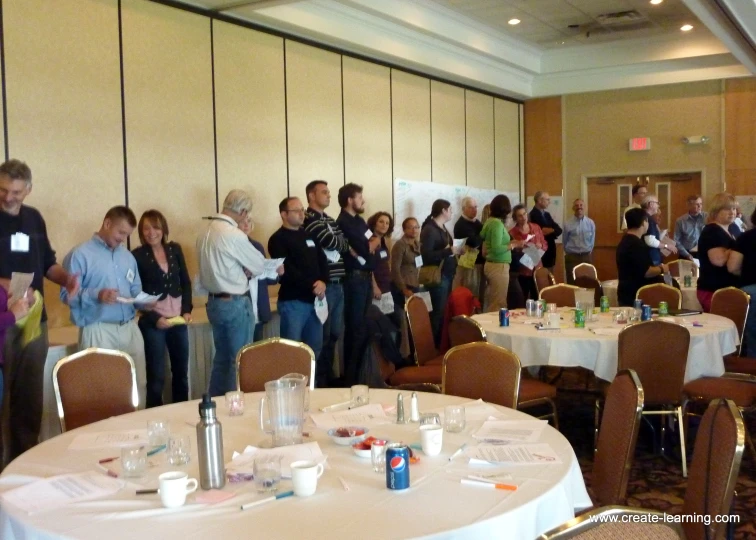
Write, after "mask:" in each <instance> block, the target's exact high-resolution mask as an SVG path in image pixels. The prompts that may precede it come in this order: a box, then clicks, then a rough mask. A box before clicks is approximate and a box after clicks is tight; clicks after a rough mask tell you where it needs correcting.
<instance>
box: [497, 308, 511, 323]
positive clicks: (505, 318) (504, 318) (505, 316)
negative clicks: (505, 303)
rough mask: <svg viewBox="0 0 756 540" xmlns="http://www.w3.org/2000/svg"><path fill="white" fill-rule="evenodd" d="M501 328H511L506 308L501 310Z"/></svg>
mask: <svg viewBox="0 0 756 540" xmlns="http://www.w3.org/2000/svg"><path fill="white" fill-rule="evenodd" d="M499 326H509V310H508V309H507V308H505V307H503V308H501V309H500V310H499Z"/></svg>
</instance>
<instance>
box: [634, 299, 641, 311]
mask: <svg viewBox="0 0 756 540" xmlns="http://www.w3.org/2000/svg"><path fill="white" fill-rule="evenodd" d="M633 306H634V307H635V309H643V300H641V299H640V298H636V299H635V302H634V303H633Z"/></svg>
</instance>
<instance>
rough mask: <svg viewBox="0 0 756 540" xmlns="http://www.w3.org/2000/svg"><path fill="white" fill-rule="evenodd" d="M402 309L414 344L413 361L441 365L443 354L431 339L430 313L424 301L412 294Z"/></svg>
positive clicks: (421, 364)
mask: <svg viewBox="0 0 756 540" xmlns="http://www.w3.org/2000/svg"><path fill="white" fill-rule="evenodd" d="M404 309H405V312H406V314H407V326H408V327H409V333H410V336H411V339H412V343H413V344H414V346H415V363H416V364H417V365H418V366H441V364H442V363H443V362H444V355H443V354H439V352H438V349H437V348H436V344H435V342H434V341H433V329H432V327H431V320H430V314H429V313H428V307H427V306H426V305H425V302H424V301H423V299H422V298H420V297H418V296H412V297H410V299H409V300H407V303H406V304H405V308H404ZM440 371H441V370H440V369H439V372H440Z"/></svg>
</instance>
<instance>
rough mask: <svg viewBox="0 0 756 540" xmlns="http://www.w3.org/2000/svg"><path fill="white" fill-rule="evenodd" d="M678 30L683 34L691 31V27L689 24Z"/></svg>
mask: <svg viewBox="0 0 756 540" xmlns="http://www.w3.org/2000/svg"><path fill="white" fill-rule="evenodd" d="M680 30H682V31H683V32H690V31H691V30H693V26H692V25H690V24H684V25H682V26H681V27H680Z"/></svg>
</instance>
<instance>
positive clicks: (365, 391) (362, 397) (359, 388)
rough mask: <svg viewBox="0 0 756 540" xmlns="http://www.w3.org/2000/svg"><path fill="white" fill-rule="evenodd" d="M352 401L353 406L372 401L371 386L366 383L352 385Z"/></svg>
mask: <svg viewBox="0 0 756 540" xmlns="http://www.w3.org/2000/svg"><path fill="white" fill-rule="evenodd" d="M351 401H352V406H353V407H360V406H362V405H367V404H368V403H370V394H369V388H368V386H367V385H366V384H355V385H354V386H352V394H351Z"/></svg>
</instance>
